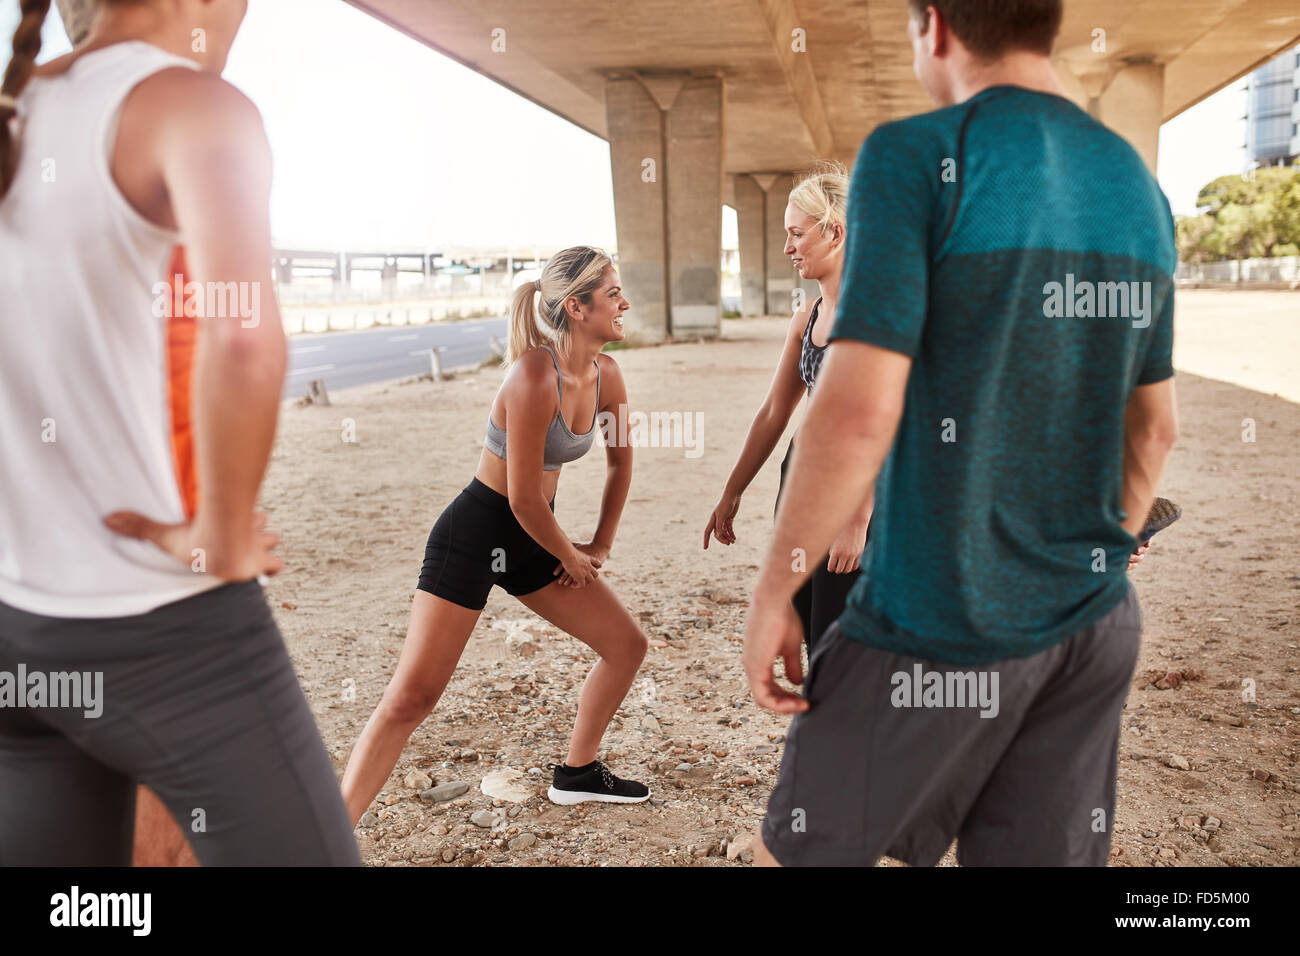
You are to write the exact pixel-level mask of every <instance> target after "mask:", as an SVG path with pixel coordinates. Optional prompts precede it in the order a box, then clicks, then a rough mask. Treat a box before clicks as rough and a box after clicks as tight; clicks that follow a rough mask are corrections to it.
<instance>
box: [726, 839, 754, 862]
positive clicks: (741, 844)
mask: <svg viewBox="0 0 1300 956" xmlns="http://www.w3.org/2000/svg"><path fill="white" fill-rule="evenodd" d="M753 846H754V835H753V834H752V833H747V834H745V835H744V836H741V837H736V839H734V840H732V841H731V842H730V843H728V844H727V859H728V860H735V859H738V858H739V857H740V855H741V854H742V853H745V852H746V851H748V850H750V849H752V848H753Z"/></svg>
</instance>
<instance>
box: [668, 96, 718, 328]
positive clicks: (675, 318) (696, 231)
mask: <svg viewBox="0 0 1300 956" xmlns="http://www.w3.org/2000/svg"><path fill="white" fill-rule="evenodd" d="M722 106H723V89H722V77H719V76H708V77H692V78H691V79H689V80H687V81H686V83H685V84H684V85H683V86H682V88H681V90H680V91H679V92H678V94H677V96H676V98H675V100H674V101H673V103H672V108H671V109H669V110H668V112H667V114H666V123H665V141H666V143H667V146H668V292H669V295H670V296H671V299H670V303H669V307H670V311H669V319H668V323H669V325H668V327H669V331H670V332H671V333H672V334H673V335H675V336H679V337H680V336H696V335H700V336H706V337H712V336H716V335H718V333H719V332H720V331H721V330H722V176H723V172H722Z"/></svg>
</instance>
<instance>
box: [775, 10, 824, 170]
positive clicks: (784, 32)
mask: <svg viewBox="0 0 1300 956" xmlns="http://www.w3.org/2000/svg"><path fill="white" fill-rule="evenodd" d="M758 5H759V8H760V9H761V10H762V11H763V20H764V21H765V22H766V23H767V29H768V32H769V33H771V34H772V47H773V49H774V50H775V51H776V62H777V65H778V66H779V67H780V69H781V73H782V74H783V75H784V76H785V83H786V86H787V87H788V88H789V90H790V92H791V93H792V94H793V96H794V99H795V104H796V105H797V107H798V109H799V115H800V117H801V118H802V120H803V125H804V127H805V128H806V129H807V130H808V136H809V138H810V139H811V140H812V143H813V148H814V149H815V150H816V151H817V155H818V156H822V157H829V156H832V155H834V153H835V137H834V135H833V134H832V133H831V124H830V121H829V120H828V119H827V117H826V106H825V104H824V103H822V95H821V90H820V89H819V88H818V86H817V76H816V75H815V74H814V73H813V68H812V61H811V60H810V59H809V57H810V54H809V53H808V51H807V48H806V46H805V47H804V49H796V42H795V30H796V29H800V28H801V25H800V21H799V17H798V15H797V14H796V13H795V9H794V2H793V0H759V3H758ZM803 29H806V27H803ZM803 39H804V42H805V43H806V39H807V38H806V35H805V37H804V38H803Z"/></svg>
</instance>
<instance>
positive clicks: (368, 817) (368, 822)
mask: <svg viewBox="0 0 1300 956" xmlns="http://www.w3.org/2000/svg"><path fill="white" fill-rule="evenodd" d="M378 822H379V817H377V816H375V815H374V813H373V812H372V811H370V810H367V811H366V812H365V813H364V814H362V816H361V822H360V823H359V824H358V826H363V827H373V826H374V825H375V824H376V823H378Z"/></svg>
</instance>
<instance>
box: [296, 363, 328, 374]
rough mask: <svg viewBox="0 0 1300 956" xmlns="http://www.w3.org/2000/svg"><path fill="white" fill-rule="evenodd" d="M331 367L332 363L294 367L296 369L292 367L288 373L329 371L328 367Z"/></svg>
mask: <svg viewBox="0 0 1300 956" xmlns="http://www.w3.org/2000/svg"><path fill="white" fill-rule="evenodd" d="M333 367H334V366H333V365H312V366H309V367H307V368H296V369H294V370H293V371H292V372H290V373H289V374H290V375H306V374H307V373H308V372H328V371H329V370H330V369H332V368H333Z"/></svg>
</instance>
